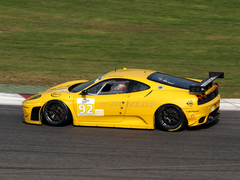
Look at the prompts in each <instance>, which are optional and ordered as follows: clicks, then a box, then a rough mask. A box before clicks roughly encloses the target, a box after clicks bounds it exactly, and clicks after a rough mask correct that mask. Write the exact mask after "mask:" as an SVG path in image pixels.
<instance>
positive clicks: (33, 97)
mask: <svg viewBox="0 0 240 180" xmlns="http://www.w3.org/2000/svg"><path fill="white" fill-rule="evenodd" d="M41 96H42V95H41V94H36V95H33V96H32V97H30V98H28V99H27V100H33V99H37V98H40V97H41Z"/></svg>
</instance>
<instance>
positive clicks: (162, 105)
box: [153, 103, 188, 127]
mask: <svg viewBox="0 0 240 180" xmlns="http://www.w3.org/2000/svg"><path fill="white" fill-rule="evenodd" d="M167 105H171V106H175V107H177V108H179V109H180V111H181V112H182V114H183V116H184V118H185V121H186V126H188V120H187V116H186V114H185V112H184V111H183V109H182V108H181V107H179V106H178V105H176V104H174V103H165V104H161V106H159V107H158V108H157V109H156V111H155V113H154V118H153V119H154V126H155V127H156V124H157V112H158V110H159V109H160V108H162V107H164V106H167Z"/></svg>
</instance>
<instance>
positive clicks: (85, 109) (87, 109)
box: [78, 104, 93, 115]
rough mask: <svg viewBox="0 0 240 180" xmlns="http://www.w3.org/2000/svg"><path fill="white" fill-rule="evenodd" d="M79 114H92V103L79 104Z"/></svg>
mask: <svg viewBox="0 0 240 180" xmlns="http://www.w3.org/2000/svg"><path fill="white" fill-rule="evenodd" d="M78 109H79V110H80V111H79V113H80V114H89V115H90V114H93V111H92V110H93V105H92V104H80V105H79V106H78Z"/></svg>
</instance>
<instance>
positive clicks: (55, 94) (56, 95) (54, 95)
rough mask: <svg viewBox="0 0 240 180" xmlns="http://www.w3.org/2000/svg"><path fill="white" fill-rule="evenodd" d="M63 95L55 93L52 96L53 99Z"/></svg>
mask: <svg viewBox="0 0 240 180" xmlns="http://www.w3.org/2000/svg"><path fill="white" fill-rule="evenodd" d="M61 95H62V93H59V92H54V93H52V94H51V96H52V97H60V96H61Z"/></svg>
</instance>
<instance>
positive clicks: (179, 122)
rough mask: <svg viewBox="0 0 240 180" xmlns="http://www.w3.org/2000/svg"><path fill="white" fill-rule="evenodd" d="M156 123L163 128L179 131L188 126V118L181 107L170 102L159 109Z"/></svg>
mask: <svg viewBox="0 0 240 180" xmlns="http://www.w3.org/2000/svg"><path fill="white" fill-rule="evenodd" d="M156 124H157V126H158V127H159V128H161V129H162V130H165V131H177V130H182V129H184V128H185V127H186V125H187V120H186V117H185V115H184V113H183V112H182V110H181V109H180V108H179V107H177V106H174V105H171V104H169V105H164V106H162V107H160V108H159V109H158V110H157V112H156Z"/></svg>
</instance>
